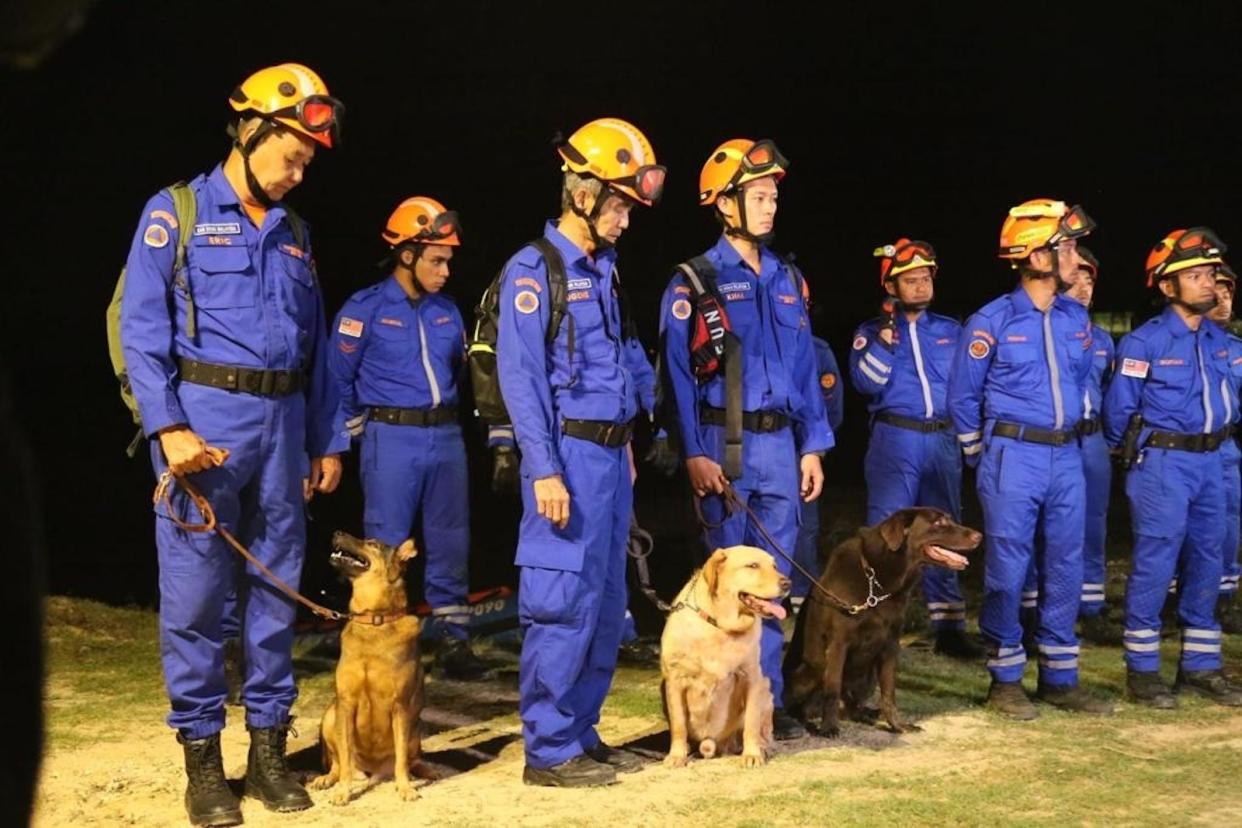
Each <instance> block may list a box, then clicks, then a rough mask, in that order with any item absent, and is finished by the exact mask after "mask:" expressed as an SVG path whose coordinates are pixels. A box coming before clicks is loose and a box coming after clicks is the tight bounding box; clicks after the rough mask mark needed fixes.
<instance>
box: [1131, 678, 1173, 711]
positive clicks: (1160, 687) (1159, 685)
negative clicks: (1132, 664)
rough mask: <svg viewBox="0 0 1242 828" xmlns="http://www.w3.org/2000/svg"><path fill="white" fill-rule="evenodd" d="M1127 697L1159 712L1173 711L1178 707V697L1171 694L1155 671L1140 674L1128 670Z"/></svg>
mask: <svg viewBox="0 0 1242 828" xmlns="http://www.w3.org/2000/svg"><path fill="white" fill-rule="evenodd" d="M1126 695H1128V696H1129V697H1130V700H1131V701H1134V702H1138V703H1139V704H1144V705H1147V706H1148V707H1154V708H1156V709H1157V710H1172V709H1173V708H1175V707H1177V696H1174V695H1173V694H1172V693H1170V692H1169V688H1168V687H1166V686H1165V684H1164V682H1163V681H1161V680H1160V674H1159V673H1157V672H1155V671H1152V672H1143V673H1140V672H1138V671H1136V670H1127V671H1126Z"/></svg>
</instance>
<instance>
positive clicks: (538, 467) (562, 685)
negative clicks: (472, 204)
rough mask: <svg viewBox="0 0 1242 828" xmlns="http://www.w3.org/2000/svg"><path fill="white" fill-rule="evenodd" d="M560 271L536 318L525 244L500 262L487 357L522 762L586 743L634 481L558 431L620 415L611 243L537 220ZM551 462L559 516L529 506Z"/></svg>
mask: <svg viewBox="0 0 1242 828" xmlns="http://www.w3.org/2000/svg"><path fill="white" fill-rule="evenodd" d="M544 237H545V238H547V239H548V240H549V241H551V242H552V243H553V244H554V245H556V248H557V250H558V251H559V252H560V254H561V256H562V258H563V259H564V261H565V270H566V276H567V278H568V287H569V292H568V296H567V299H568V305H567V308H566V311H567V314H568V315H570V316H572V317H573V320H574V328H573V330H574V339H575V342H574V351H573V360H572V363H571V361H570V358H569V357H570V351H569V348H568V331H569V324H568V321H562V324H561V327H560V330H559V331H558V332H557V334H556V338H555V340H554V341H553V342H552V343H551V344H549V343H548V342H547V340H546V334H547V327H548V316H549V309H548V299H547V297H548V278H547V267H546V266H545V265H544V263H543V260H542V257H541V256H540V254H539V252H538V251H537V249H536V248H534V247H524V248H522V249H521V250H520V251H518V253H517V254H516V255H514V256H513V258H511V259H510V260H509V261H508V263H506V264H505V267H504V271H503V274H502V281H501V288H500V303H499V307H500V323H499V331H498V340H497V347H496V352H497V360H498V368H499V373H500V386H501V391H502V393H503V394H504V399H505V405H506V407H507V408H508V410H509V413H510V414H511V415H512V417H513V423H514V427H515V436H516V439H517V444H518V448H519V450H520V451H521V453H522V501H523V506H524V511H523V514H522V523H521V528H520V530H519V533H518V548H517V559H516V562H517V565H518V566H519V567H521V575H520V587H519V590H518V602H519V604H518V606H519V613H520V618H521V622H522V624H523V626H524V627H525V630H526V634H525V636H524V638H523V642H522V657H521V667H520V691H521V701H520V703H519V709H520V713H521V717H522V732H523V735H524V736H525V740H526V762H527V764H528V765H530V766H532V767H536V768H548V767H552V766H554V765H558V764H560V763H562V762H565V761H568V760H569V759H572V758H574V757H575V756H577V755H579V754H581V753H583V752H584V751H587V750H592V749H593V748H594V747H595V746H596V745H597V744H598V743H599V734H598V733H597V732H596V730H595V725H596V723H598V721H599V711H600V707H601V706H602V705H603V702H604V697H605V696H606V695H607V694H608V687H609V685H610V684H611V682H612V675H613V672H614V671H615V669H616V663H617V648H618V646H619V645H620V640H621V629H622V624H623V620H622V619H623V617H624V615H625V606H626V585H625V546H626V541H627V538H628V537H629V527H630V511H631V508H632V505H633V489H632V487H631V484H630V471H629V463H628V460H627V449H626V447H625V446H621V447H617V448H608V447H606V446H604V445H601V444H598V443H595V442H591V441H589V440H585V439H579V438H576V437H570V436H568V435H565V434H563V433H562V422H563V421H564V420H566V419H575V420H594V421H599V422H608V423H628V422H630V421H631V420H633V419H634V417H635V415H636V413H637V410H638V409H637V403H636V400H637V392H636V391H635V386H634V377H633V374H632V373H631V371H630V368H629V367H628V363H627V358H626V356H625V353H624V352H625V350H626V348H625V345H624V342H623V338H622V332H621V318H620V309H619V306H618V302H617V298H616V296H615V295H614V294H613V291H612V271H613V267H614V265H615V261H616V252H615V251H614V250H611V249H609V250H605V251H602V252H600V253H597V254H596V255H595V257H594V258H591V257H590V256H588V255H587V254H586V253H584V252H583V251H582V250H581V249H580V248H578V247H577V246H576V245H575V244H574V243H573V242H571V241H570V240H569V239H567V238H566V237H565V236H564V235H563V234H561V233H560V231H558V230H557V229H556V227H555V225H554V224H549V225H548V226H547V228H546V229H545V231H544ZM556 474H559V475H561V476H562V479H563V481H564V483H565V487H566V488H567V489H568V490H569V495H570V518H569V524H568V525H567V526H566V527H565V528H564V529H557V528H556V527H555V526H554V525H553V524H552V523H550V522H549V521H548V520H546V519H545V518H543V517H540V516H539V511H538V506H537V503H536V501H535V496H534V488H533V483H534V481H536V480H539V479H541V478H545V477H549V476H551V475H556Z"/></svg>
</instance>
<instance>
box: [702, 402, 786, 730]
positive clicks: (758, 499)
mask: <svg viewBox="0 0 1242 828" xmlns="http://www.w3.org/2000/svg"><path fill="white" fill-rule="evenodd" d="M723 435H724V429H722V428H720V427H718V426H706V427H704V428H702V429H701V431H700V436H701V439H702V441H703V446H704V448H705V449H706V450H707V451H708V453H709V456H711V457H714V458H717V459H719V458H720V457H721V455H722V449H723V445H724V436H723ZM798 483H799V479H798V457H797V452H796V450H795V448H794V441H793V432H792V431H791V430H790V429H784V430H782V431H776V432H771V433H768V434H756V433H753V432H749V431H748V432H746V435H745V437H744V438H743V442H742V476H741V477H740V478H738V479H737V480H735V481H733V488H734V489H735V490H736V491H737V495H738V497H740V498H741V499H742V500H743V501H744V502H745V503H747V504H749V505H750V508H751V509H753V510H754V512H755V514H756V515H758V516H759V520H761V521H763V525H764V527H765V528H766V529H767V530H768V532H769V533H771V535H772V538H773V539H774V540H775V541H776V542H777V543H778V544H780V547H781V549H783V550H785V552H787V553H788V552H789V550H791V549H793V545H794V543H795V541H796V540H797V538H798V521H799V520H800V519H801V514H802V510H801V508H800V503H801V498H800V497H799V496H798ZM702 508H703V517H704V519H705V520H707V521H708V522H710V523H712V524H716V523H721V521H723V523H722V525H721V526H720V527H719V528H717V529H715V530H710V531H705V532H704V538H705V540H706V542H707V546H708V549H709V550H715V549H719V548H722V547H728V546H737V545H739V544H746V545H747V546H757V547H759V548H760V549H765V550H767V551H768V552H770V553H771V554H772V557H773V558H774V559H775V561H776V568H777V569H778V570H780V572H781V573H782V574H784V575H789V574H790V572H791V571H792V569H793V567H792V566H791V565H790V563H789V561H787V560H785V558H784V557H783V556H781V555H779V554H778V553H776V552H774V551H772V548H771V547H770V546H769V545H768V544H767V542H766V541H764V540H763V538H762V537H761V536H760V534H759V531H758V530H757V529H755V526H754V524H753V523H752V522H751V521H750V519H749V518H748V517H747V515H746V513H745V512H735V513H734V514H733V515H731V516H729V518H728V519H727V520H726V519H725V518H724V513H723V504H722V501H721V499H720V498H719V497H716V496H711V497H705V498H703V503H702ZM759 641H760V653H759V665H760V667H761V668H762V669H763V674H764V675H765V676H767V678H768V681H769V682H771V685H772V702H773V704H775V705H776V707H778V708H779V707H783V706H784V701H783V699H784V688H785V679H784V676H783V675H782V674H781V647H782V646H783V645H784V643H785V635H784V633H783V632H782V631H781V624H780V622H779V621H777V620H776V619H774V618H769V619H765V620H764V622H763V632H762V633H761V634H760V639H759Z"/></svg>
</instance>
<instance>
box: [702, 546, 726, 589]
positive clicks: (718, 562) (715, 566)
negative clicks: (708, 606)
mask: <svg viewBox="0 0 1242 828" xmlns="http://www.w3.org/2000/svg"><path fill="white" fill-rule="evenodd" d="M727 557H729V553H728V552H726V551H725V550H723V549H717V550H716V551H715V552H713V553H712V556H711V557H710V558H708V559H707V563H705V564H703V580H704V581H705V582H706V583H707V590H708V591H709V592H710V593H711V594H712V597H713V598H714V597H715V596H716V585H717V584H718V583H719V582H720V567H722V566H724V562H725V558H727Z"/></svg>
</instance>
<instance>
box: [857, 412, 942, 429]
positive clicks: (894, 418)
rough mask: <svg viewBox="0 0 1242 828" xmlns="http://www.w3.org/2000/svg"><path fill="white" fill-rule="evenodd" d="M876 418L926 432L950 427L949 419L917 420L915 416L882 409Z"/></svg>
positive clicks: (901, 426) (892, 424)
mask: <svg viewBox="0 0 1242 828" xmlns="http://www.w3.org/2000/svg"><path fill="white" fill-rule="evenodd" d="M875 418H876V419H877V420H879V421H880V422H882V423H888V424H889V425H891V426H897V427H898V428H906V429H909V430H910V431H921V432H923V433H924V434H930V433H931V432H933V431H944V430H945V429H946V428H948V427H949V421H948V420H916V419H914V418H913V417H902V416H900V415H898V414H890V413H889V412H887V411H881V412H880V413H879V414H876V415H875Z"/></svg>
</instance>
